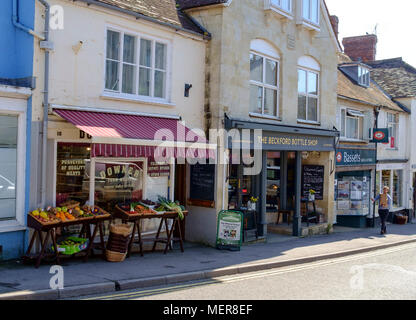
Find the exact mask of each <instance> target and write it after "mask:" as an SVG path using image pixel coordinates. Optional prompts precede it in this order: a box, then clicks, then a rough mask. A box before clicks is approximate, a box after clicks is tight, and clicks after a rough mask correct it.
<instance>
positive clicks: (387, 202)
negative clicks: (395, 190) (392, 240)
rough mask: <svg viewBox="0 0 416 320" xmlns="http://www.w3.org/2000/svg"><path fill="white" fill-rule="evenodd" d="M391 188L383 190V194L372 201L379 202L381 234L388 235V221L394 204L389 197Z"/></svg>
mask: <svg viewBox="0 0 416 320" xmlns="http://www.w3.org/2000/svg"><path fill="white" fill-rule="evenodd" d="M389 191H390V188H389V187H387V186H385V187H384V188H383V193H382V194H379V195H378V196H377V197H376V198H375V199H371V201H373V202H375V201H379V204H378V215H379V216H380V219H381V232H380V234H386V233H387V227H386V220H387V217H388V216H389V211H390V207H391V203H392V199H391V197H390V195H389Z"/></svg>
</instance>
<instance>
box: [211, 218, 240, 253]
mask: <svg viewBox="0 0 416 320" xmlns="http://www.w3.org/2000/svg"><path fill="white" fill-rule="evenodd" d="M242 236H243V213H242V212H240V211H229V210H224V211H221V212H220V213H219V214H218V221H217V241H216V244H217V249H220V250H231V251H240V248H241V244H242V240H243V238H242Z"/></svg>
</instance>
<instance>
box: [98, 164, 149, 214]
mask: <svg viewBox="0 0 416 320" xmlns="http://www.w3.org/2000/svg"><path fill="white" fill-rule="evenodd" d="M143 170H144V162H143V161H131V162H130V161H121V162H120V161H111V160H97V161H96V163H95V184H94V185H95V189H94V194H95V200H94V202H95V203H96V204H97V205H98V206H100V207H102V208H106V209H107V210H112V209H113V208H114V206H115V205H116V204H117V203H126V202H129V203H130V202H135V201H139V200H142V199H143V185H144V183H143V179H144V171H143Z"/></svg>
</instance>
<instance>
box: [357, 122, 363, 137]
mask: <svg viewBox="0 0 416 320" xmlns="http://www.w3.org/2000/svg"><path fill="white" fill-rule="evenodd" d="M358 123H359V128H358V129H359V130H358V139H360V140H364V118H358Z"/></svg>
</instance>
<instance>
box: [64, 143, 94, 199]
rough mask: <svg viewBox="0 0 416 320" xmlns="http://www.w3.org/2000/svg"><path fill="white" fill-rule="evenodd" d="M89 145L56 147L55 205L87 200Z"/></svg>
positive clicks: (66, 144)
mask: <svg viewBox="0 0 416 320" xmlns="http://www.w3.org/2000/svg"><path fill="white" fill-rule="evenodd" d="M90 150H91V145H90V144H77V143H62V142H59V143H58V146H57V164H56V205H57V206H60V205H61V203H64V202H67V201H70V200H74V201H77V202H80V204H81V205H83V204H85V202H86V201H88V199H89V186H90V185H89V166H90Z"/></svg>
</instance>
